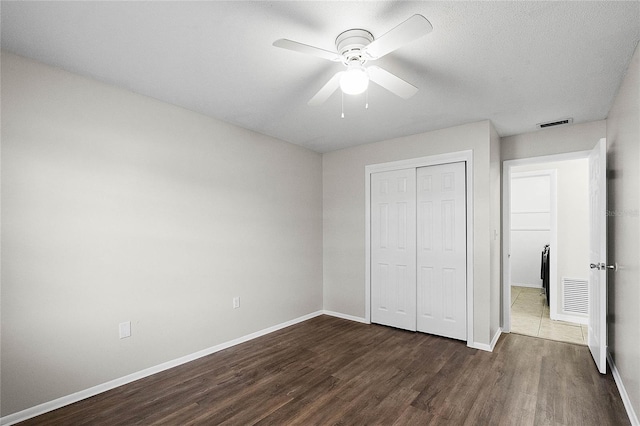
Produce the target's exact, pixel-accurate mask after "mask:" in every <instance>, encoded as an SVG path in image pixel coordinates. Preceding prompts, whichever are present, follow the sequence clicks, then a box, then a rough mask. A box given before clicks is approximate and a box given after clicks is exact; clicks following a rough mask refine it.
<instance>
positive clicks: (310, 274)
mask: <svg viewBox="0 0 640 426" xmlns="http://www.w3.org/2000/svg"><path fill="white" fill-rule="evenodd" d="M1 161H2V164H1V165H2V259H1V260H2V306H1V308H2V314H1V315H2V317H1V319H2V352H1V358H2V359H1V372H2V395H1V398H2V412H1V413H2V416H6V415H8V414H11V413H15V412H17V411H19V410H23V409H26V408H28V407H32V406H35V405H37V404H40V403H44V402H47V401H50V400H53V399H55V398H58V397H62V396H66V395H69V394H71V393H73V392H76V391H80V390H84V389H87V388H89V387H92V386H95V385H98V384H101V383H104V382H107V381H109V380H112V379H115V378H119V377H123V376H125V375H128V374H130V373H133V372H137V371H140V370H142V369H145V368H148V367H151V366H155V365H158V364H160V363H162V362H165V361H168V360H172V359H176V358H178V357H181V356H184V355H187V354H191V353H194V352H196V351H199V350H203V349H206V348H209V347H212V346H214V345H217V344H220V343H222V342H226V341H229V340H231V339H234V338H238V337H240V336H244V335H247V334H249V333H252V332H255V331H258V330H262V329H264V328H267V327H269V326H273V325H276V324H280V323H283V322H285V321H288V320H291V319H295V318H298V317H300V316H302V315H305V314H309V313H312V312H315V311H317V310H320V309H321V308H322V188H321V185H322V159H321V156H320V155H319V154H317V153H314V152H312V151H309V150H306V149H303V148H300V147H297V146H294V145H291V144H287V143H284V142H281V141H278V140H275V139H273V138H269V137H266V136H262V135H258V134H256V133H253V132H250V131H247V130H243V129H239V128H237V127H234V126H231V125H229V124H226V123H223V122H220V121H217V120H214V119H211V118H207V117H204V116H201V115H198V114H196V113H193V112H190V111H187V110H184V109H181V108H178V107H174V106H170V105H167V104H163V103H161V102H158V101H155V100H153V99H150V98H146V97H143V96H139V95H136V94H133V93H130V92H127V91H124V90H120V89H117V88H114V87H110V86H107V85H104V84H101V83H98V82H95V81H92V80H89V79H86V78H82V77H78V76H76V75H73V74H70V73H67V72H63V71H61V70H58V69H53V68H50V67H47V66H44V65H42V64H38V63H35V62H32V61H29V60H26V59H24V58H21V57H18V56H15V55H12V54H6V53H2V160H1ZM234 296H240V298H241V307H240V309H237V310H234V309H232V303H231V301H232V297H234ZM126 320H130V321H131V322H132V337H130V338H128V339H123V340H119V339H118V323H120V322H122V321H126Z"/></svg>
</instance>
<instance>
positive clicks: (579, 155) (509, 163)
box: [502, 151, 591, 333]
mask: <svg viewBox="0 0 640 426" xmlns="http://www.w3.org/2000/svg"><path fill="white" fill-rule="evenodd" d="M590 153H591V151H575V152H567V153H564V154H553V155H544V156H540V157H529V158H521V159H517V160H506V161H503V162H502V331H503V332H505V333H510V332H511V264H510V259H509V253H510V251H511V239H510V236H511V174H512V171H511V169H512V168H513V167H516V166H529V165H535V164H544V163H555V162H559V161H570V160H579V159H586V158H589V154H590ZM552 197H553V195H552ZM556 210H557V209H556ZM552 216H553V214H552ZM552 221H553V222H555V223H553V224H552V225H553V226H554V228H557V226H556V223H557V221H554V220H553V219H552ZM551 234H552V239H555V240H556V245H557V238H556V237H557V229H554V230H553V231H552V233H551ZM552 243H553V241H552ZM557 252H558V250H557V249H556V250H554V249H553V248H552V250H551V267H550V271H549V275H550V277H549V278H550V280H556V281H557V278H558V277H557V275H558V272H557V263H558V262H557ZM557 285H558V284H557V282H556V283H555V285H554V288H556V289H557ZM549 288H551V283H549ZM554 299H557V297H556V298H553V299H552V300H551V301H552V302H553V301H554ZM556 302H557V301H556ZM554 305H555V303H554ZM550 308H551V307H550Z"/></svg>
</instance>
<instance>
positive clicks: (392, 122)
mask: <svg viewBox="0 0 640 426" xmlns="http://www.w3.org/2000/svg"><path fill="white" fill-rule="evenodd" d="M0 7H1V9H0V13H1V15H2V34H1V36H2V48H3V49H5V50H8V51H11V52H14V53H17V54H19V55H23V56H26V57H30V58H33V59H36V60H39V61H42V62H45V63H47V64H51V65H54V66H57V67H60V68H63V69H66V70H69V71H72V72H75V73H78V74H82V75H86V76H90V77H93V78H96V79H98V80H101V81H104V82H107V83H111V84H114V85H117V86H121V87H124V88H126V89H129V90H131V91H133V92H137V93H141V94H143V95H147V96H150V97H153V98H156V99H159V100H162V101H165V102H168V103H172V104H175V105H179V106H182V107H184V108H187V109H190V110H193V111H197V112H200V113H202V114H205V115H208V116H212V117H216V118H218V119H221V120H224V121H227V122H230V123H233V124H235V125H238V126H241V127H244V128H247V129H251V130H254V131H256V132H259V133H263V134H266V135H270V136H274V137H276V138H279V139H282V140H285V141H288V142H292V143H295V144H298V145H302V146H306V147H308V148H310V149H313V150H315V151H318V152H327V151H331V150H335V149H340V148H344V147H348V146H353V145H358V144H362V143H367V142H374V141H378V140H384V139H389V138H393V137H398V136H404V135H409V134H416V133H421V132H426V131H430V130H435V129H440V128H445V127H450V126H454V125H458V124H463V123H468V122H474V121H478V120H484V119H490V120H491V121H492V122H493V123H494V125H495V127H496V129H497V130H498V133H499V134H500V135H501V136H508V135H512V134H517V133H524V132H529V131H534V130H536V129H535V124H536V123H539V122H544V121H551V120H555V119H561V118H567V117H572V118H574V122H575V123H580V122H585V121H592V120H599V119H603V118H606V116H607V113H608V111H609V108H610V106H611V102H612V100H613V98H614V96H615V94H616V91H617V89H618V86H619V84H620V82H621V80H622V77H623V75H624V72H625V70H626V68H627V65H628V63H629V61H630V59H631V55H632V54H633V50H634V48H635V46H636V44H637V43H638V40H639V39H640V3H639V2H636V1H633V2H610V1H605V2H528V1H518V2H409V1H403V2H389V1H388V2H362V1H360V2H347V1H340V2H309V1H295V2H281V1H278V2H247V1H234V2H221V1H215V2H204V1H201V2H149V1H147V2H22V1H20V2H13V1H11V2H7V1H2V3H1V6H0ZM416 13H419V14H422V15H424V16H425V17H426V18H427V19H429V21H430V22H431V24H432V25H433V32H432V33H431V34H429V35H427V36H425V37H423V38H420V39H418V40H416V41H414V42H412V43H411V44H409V45H406V46H405V47H402V48H400V49H398V50H396V51H395V52H393V53H391V54H389V55H387V56H386V57H384V58H382V59H380V60H379V61H377V62H376V64H377V65H379V66H382V67H383V68H385V69H387V70H388V71H390V72H393V73H394V74H396V75H397V76H399V77H401V78H403V79H404V80H406V81H408V82H410V83H412V84H413V85H415V86H417V87H418V88H419V89H420V90H419V92H418V93H417V94H416V95H415V96H414V97H412V98H411V99H409V100H403V99H400V98H398V97H396V96H395V95H393V94H391V93H389V92H387V91H385V90H383V89H381V88H380V87H378V86H375V85H371V87H370V89H369V93H368V97H369V109H367V110H365V108H364V102H365V100H364V97H365V95H359V96H345V102H344V103H345V105H344V108H345V118H344V119H341V118H340V111H341V96H340V92H339V91H338V92H336V93H335V94H334V95H333V96H331V98H329V100H328V101H327V102H325V103H324V104H323V105H321V106H317V107H311V106H308V105H307V101H308V100H309V99H310V98H311V97H312V96H313V95H314V94H315V93H316V92H317V91H318V90H319V89H320V88H321V87H322V86H323V85H324V83H325V82H326V81H327V80H328V79H329V78H330V77H331V76H332V75H333V74H334V73H335V72H337V71H339V70H341V69H342V65H341V64H340V63H335V62H329V61H325V60H323V59H319V58H315V57H311V56H306V55H302V54H299V53H295V52H291V51H287V50H284V49H279V48H276V47H273V46H272V45H271V43H272V42H273V41H275V40H276V39H279V38H289V39H292V40H296V41H299V42H302V43H305V44H309V45H313V46H317V47H320V48H323V49H326V50H335V47H334V40H335V38H336V36H337V35H338V34H339V33H341V32H342V31H344V30H346V29H349V28H365V29H367V30H369V31H370V32H371V33H372V34H373V35H374V36H375V37H379V36H381V35H382V34H384V33H385V32H387V31H388V30H390V29H391V28H393V27H395V26H396V25H398V24H399V23H401V22H402V21H404V20H406V19H407V18H409V17H410V16H411V15H413V14H416Z"/></svg>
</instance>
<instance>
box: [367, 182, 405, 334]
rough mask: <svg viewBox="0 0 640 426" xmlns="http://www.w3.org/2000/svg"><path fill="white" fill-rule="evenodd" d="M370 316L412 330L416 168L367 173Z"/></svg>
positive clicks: (373, 319) (376, 320) (372, 319)
mask: <svg viewBox="0 0 640 426" xmlns="http://www.w3.org/2000/svg"><path fill="white" fill-rule="evenodd" d="M371 248H372V250H371V268H372V271H371V272H372V273H371V306H372V312H371V321H373V322H375V323H378V324H384V325H390V326H392V327H398V328H403V329H405V330H413V331H415V330H416V169H405V170H395V171H392V172H382V173H374V174H372V175H371Z"/></svg>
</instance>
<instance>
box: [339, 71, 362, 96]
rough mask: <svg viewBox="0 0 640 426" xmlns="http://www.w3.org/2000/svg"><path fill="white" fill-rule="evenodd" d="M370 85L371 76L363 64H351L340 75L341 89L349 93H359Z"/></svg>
mask: <svg viewBox="0 0 640 426" xmlns="http://www.w3.org/2000/svg"><path fill="white" fill-rule="evenodd" d="M368 86H369V76H368V75H367V71H366V70H365V69H364V67H362V65H349V68H348V69H347V70H346V71H345V72H344V73H343V74H342V77H340V89H342V92H343V93H346V94H347V95H358V94H360V93H362V92H364V91H365V90H367V87H368Z"/></svg>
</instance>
